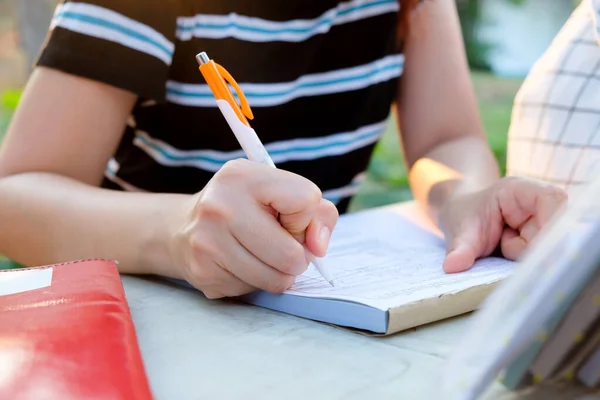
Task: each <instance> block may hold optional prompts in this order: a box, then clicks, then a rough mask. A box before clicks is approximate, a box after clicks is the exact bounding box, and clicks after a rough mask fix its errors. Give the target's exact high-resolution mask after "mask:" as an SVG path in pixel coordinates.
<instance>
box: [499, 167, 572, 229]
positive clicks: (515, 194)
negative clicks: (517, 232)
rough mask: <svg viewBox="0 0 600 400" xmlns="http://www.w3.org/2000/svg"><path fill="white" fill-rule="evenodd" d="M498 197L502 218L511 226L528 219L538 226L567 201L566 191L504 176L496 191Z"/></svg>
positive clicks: (516, 227)
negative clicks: (531, 219)
mask: <svg viewBox="0 0 600 400" xmlns="http://www.w3.org/2000/svg"><path fill="white" fill-rule="evenodd" d="M497 200H498V205H499V207H500V210H501V212H502V216H503V218H504V221H505V222H506V224H507V225H508V226H510V227H511V228H513V229H519V227H520V226H521V225H523V224H525V222H527V221H528V220H529V219H530V218H533V219H534V220H535V222H536V224H537V228H538V230H539V229H541V228H542V227H543V226H544V225H545V224H546V223H548V221H549V220H550V219H551V218H552V216H553V215H554V214H555V213H556V212H557V211H558V210H559V209H561V208H562V207H563V206H564V205H565V204H566V202H567V193H566V192H565V191H564V190H562V189H560V188H558V187H556V186H554V185H550V184H547V183H544V182H541V181H537V180H533V179H524V178H510V177H509V178H505V179H503V180H502V186H501V187H500V188H499V190H498V191H497Z"/></svg>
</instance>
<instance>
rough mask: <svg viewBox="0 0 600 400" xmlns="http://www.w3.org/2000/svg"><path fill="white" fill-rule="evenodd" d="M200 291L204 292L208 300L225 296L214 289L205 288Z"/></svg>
mask: <svg viewBox="0 0 600 400" xmlns="http://www.w3.org/2000/svg"><path fill="white" fill-rule="evenodd" d="M202 293H204V297H206V298H207V299H209V300H217V299H221V298H223V297H225V296H224V295H222V294H221V293H219V292H217V291H214V290H205V291H203V292H202Z"/></svg>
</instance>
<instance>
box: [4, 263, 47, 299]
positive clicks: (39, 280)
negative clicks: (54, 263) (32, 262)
mask: <svg viewBox="0 0 600 400" xmlns="http://www.w3.org/2000/svg"><path fill="white" fill-rule="evenodd" d="M51 284H52V268H44V269H24V270H22V271H20V270H11V271H5V272H2V273H0V296H7V295H9V294H16V293H22V292H27V291H30V290H36V289H41V288H44V287H48V286H50V285H51Z"/></svg>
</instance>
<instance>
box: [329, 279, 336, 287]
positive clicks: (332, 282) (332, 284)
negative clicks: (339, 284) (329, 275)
mask: <svg viewBox="0 0 600 400" xmlns="http://www.w3.org/2000/svg"><path fill="white" fill-rule="evenodd" d="M329 284H330V285H331V286H333V287H335V282H334V281H333V279H332V280H330V281H329Z"/></svg>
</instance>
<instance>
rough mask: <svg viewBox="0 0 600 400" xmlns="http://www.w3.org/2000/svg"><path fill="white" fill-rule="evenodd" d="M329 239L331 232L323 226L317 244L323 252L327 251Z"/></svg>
mask: <svg viewBox="0 0 600 400" xmlns="http://www.w3.org/2000/svg"><path fill="white" fill-rule="evenodd" d="M330 237H331V231H330V230H329V228H328V227H326V226H325V225H323V226H322V227H321V229H320V230H319V243H320V244H321V246H322V248H323V250H326V249H327V246H328V245H329V238H330Z"/></svg>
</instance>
